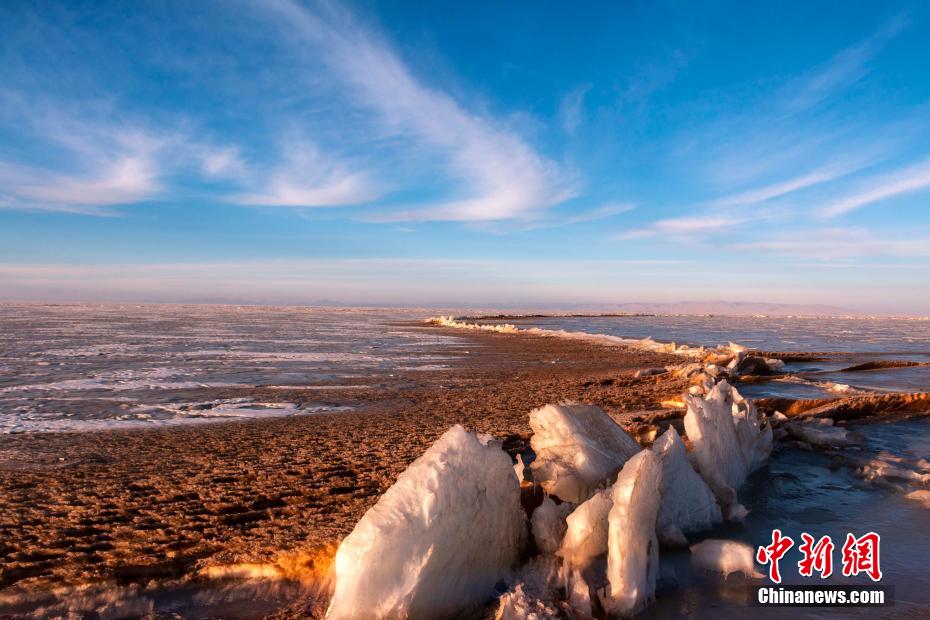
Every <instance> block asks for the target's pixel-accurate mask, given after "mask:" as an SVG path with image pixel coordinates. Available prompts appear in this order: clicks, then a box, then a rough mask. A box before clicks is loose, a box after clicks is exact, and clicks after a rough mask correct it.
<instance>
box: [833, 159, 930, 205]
mask: <svg viewBox="0 0 930 620" xmlns="http://www.w3.org/2000/svg"><path fill="white" fill-rule="evenodd" d="M927 187H930V160H924V161H922V162H920V163H918V164H915V165H912V166H908V167H906V168H904V169H903V170H898V171H896V172H893V173H890V174H885V175H881V176H877V177H873V178H871V179H869V180H867V181H865V182H863V183H862V184H861V186H860V187H859V188H858V189H857V190H856V191H854V192H852V193H850V194H848V195H847V196H845V197H843V198H840V199H839V200H836V201H834V202H832V203H830V204H829V205H827V206H826V207H824V208H822V209H821V210H820V215H822V216H823V217H828V218H829V217H836V216H838V215H842V214H844V213H849V212H850V211H854V210H856V209H860V208H862V207H865V206H868V205H870V204H873V203H876V202H881V201H882V200H887V199H888V198H893V197H895V196H899V195H901V194H907V193H910V192H915V191H918V190H921V189H924V188H927Z"/></svg>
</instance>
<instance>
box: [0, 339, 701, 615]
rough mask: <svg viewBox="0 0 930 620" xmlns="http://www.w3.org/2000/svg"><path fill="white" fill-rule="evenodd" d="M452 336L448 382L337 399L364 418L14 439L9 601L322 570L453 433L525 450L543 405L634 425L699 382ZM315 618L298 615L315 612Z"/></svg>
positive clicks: (3, 544)
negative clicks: (383, 499) (594, 412)
mask: <svg viewBox="0 0 930 620" xmlns="http://www.w3.org/2000/svg"><path fill="white" fill-rule="evenodd" d="M412 329H429V330H436V329H440V328H435V327H412ZM455 336H457V337H459V338H462V339H466V340H467V341H469V343H470V350H471V353H470V354H469V355H468V356H466V357H465V358H463V359H461V360H459V361H455V362H452V363H451V368H450V369H448V370H440V371H430V372H416V371H410V372H405V373H401V374H394V375H381V376H374V377H366V378H365V381H364V383H365V384H366V385H367V386H373V387H364V388H363V387H359V388H351V387H350V388H347V389H344V390H342V389H340V390H334V391H333V393H332V395H331V397H330V398H331V400H332V402H333V403H334V404H343V405H350V406H352V407H354V409H353V410H352V411H350V412H338V413H325V414H314V415H307V416H300V417H290V418H275V419H267V420H248V421H233V422H217V423H211V424H203V425H197V426H188V427H172V428H161V429H146V430H129V431H106V432H94V433H57V434H53V433H47V434H31V435H12V436H5V437H3V438H2V439H0V559H2V562H0V565H2V570H0V597H2V596H7V597H10V596H13V595H18V594H20V593H24V592H26V593H28V592H37V591H42V590H44V589H47V588H49V587H52V586H55V587H60V586H65V585H81V584H87V583H99V582H113V583H117V584H145V583H147V582H149V581H150V580H182V581H183V580H187V579H190V578H193V577H194V576H196V575H200V574H203V572H204V571H205V570H209V569H210V567H217V566H223V565H229V564H237V563H274V564H275V565H277V566H278V567H283V569H282V570H284V572H285V573H287V571H288V570H290V571H293V572H295V573H301V572H303V573H305V574H306V573H308V572H309V573H313V574H318V573H319V572H320V571H322V570H325V567H322V566H321V564H323V563H325V561H326V559H328V558H329V557H331V554H332V549H333V548H334V546H335V545H336V544H337V543H338V541H339V540H341V538H342V537H344V536H345V535H346V534H347V533H348V532H349V531H351V529H352V527H353V526H354V524H355V523H356V521H357V520H358V519H359V518H360V517H361V515H362V514H363V513H364V512H365V510H367V509H368V508H369V507H371V506H372V505H373V504H374V503H375V502H376V501H377V499H378V497H379V496H380V495H381V493H383V492H384V491H385V490H386V489H387V488H388V487H389V486H390V485H391V484H392V483H393V481H394V479H395V478H396V476H397V475H398V474H399V473H400V472H402V471H403V470H404V469H405V468H406V467H407V465H409V463H410V462H411V461H413V460H414V459H415V458H417V457H418V456H419V455H420V454H421V453H422V452H423V451H424V450H425V449H426V448H427V447H428V446H429V445H430V444H431V443H432V442H433V441H434V440H435V439H436V438H437V437H438V436H439V435H440V434H442V433H443V432H444V431H445V430H446V429H448V428H449V426H451V425H453V424H464V425H465V426H466V427H467V428H469V429H472V430H476V431H479V432H484V433H491V434H493V435H495V436H497V437H499V438H503V439H504V440H505V448H506V449H508V450H509V451H510V452H511V453H515V452H516V451H518V450H519V449H520V448H521V447H522V446H524V445H525V443H526V442H527V440H528V438H529V434H530V429H529V426H528V419H527V414H528V413H529V411H530V410H531V409H532V408H534V407H537V406H541V405H543V404H545V403H547V402H555V401H560V400H565V399H572V400H580V401H584V402H589V403H594V404H597V405H600V406H602V407H603V408H605V409H606V410H607V411H608V412H609V413H610V414H611V415H613V416H614V417H615V418H616V419H617V420H618V421H619V422H621V423H624V424H629V423H630V422H631V421H632V419H633V418H634V416H636V415H637V414H642V412H654V411H657V410H661V409H662V406H661V405H660V403H661V401H663V400H668V399H671V398H676V397H679V396H680V394H681V392H682V391H683V390H684V389H685V388H686V385H687V381H686V380H685V379H681V378H675V377H673V376H671V375H662V376H658V377H645V378H640V379H637V378H634V377H633V373H634V372H635V370H637V369H641V368H650V367H656V366H664V365H668V364H679V363H681V362H682V360H681V358H679V357H674V356H671V355H665V354H656V353H647V352H641V351H633V350H628V349H624V348H618V347H603V346H599V345H596V344H590V343H585V342H579V341H573V340H564V339H557V338H547V337H537V336H527V335H522V334H521V335H508V334H487V333H480V332H472V333H463V332H461V331H457V332H456V333H455ZM199 396H202V397H204V398H205V399H208V398H209V399H212V398H236V397H250V398H256V399H261V400H262V401H280V402H300V401H301V400H314V401H318V400H319V391H307V392H306V393H304V391H302V390H280V389H251V390H248V391H243V390H241V389H211V390H205V391H203V392H201V393H200V394H199ZM660 417H661V416H660ZM321 558H322V559H321ZM301 605H304V606H303V607H302V608H300V610H299V612H298V613H299V614H304V613H306V612H308V611H309V612H310V613H315V612H314V609H315V608H311V609H309V610H308V608H307V607H306V604H305V603H301ZM292 611H294V610H292Z"/></svg>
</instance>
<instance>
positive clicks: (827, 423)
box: [785, 418, 853, 446]
mask: <svg viewBox="0 0 930 620" xmlns="http://www.w3.org/2000/svg"><path fill="white" fill-rule="evenodd" d="M785 429H786V430H787V431H788V434H789V435H791V436H792V437H794V438H795V439H799V440H801V441H804V442H807V443H809V444H812V445H815V446H847V445H849V444H851V443H853V440H852V438H851V436H850V433H849V431H847V430H846V429H845V428H839V427H837V426H833V420H830V419H829V418H826V419H823V420H808V421H804V422H792V423H789V424H787V425H785Z"/></svg>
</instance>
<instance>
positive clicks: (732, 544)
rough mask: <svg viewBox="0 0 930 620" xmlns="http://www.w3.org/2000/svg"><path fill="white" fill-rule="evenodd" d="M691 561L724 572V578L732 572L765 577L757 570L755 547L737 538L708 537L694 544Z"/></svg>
mask: <svg viewBox="0 0 930 620" xmlns="http://www.w3.org/2000/svg"><path fill="white" fill-rule="evenodd" d="M691 562H692V563H693V564H694V565H695V566H697V567H698V568H703V569H704V570H709V571H716V572H718V573H723V577H724V579H726V578H727V577H728V576H729V575H730V573H743V574H744V575H747V576H749V577H756V578H761V577H763V575H762V574H761V573H759V572H758V571H756V564H755V552H754V550H753V548H752V547H750V546H749V545H747V544H745V543H741V542H736V541H735V540H713V539H708V540H705V541H703V542H701V543H698V544H696V545H692V546H691Z"/></svg>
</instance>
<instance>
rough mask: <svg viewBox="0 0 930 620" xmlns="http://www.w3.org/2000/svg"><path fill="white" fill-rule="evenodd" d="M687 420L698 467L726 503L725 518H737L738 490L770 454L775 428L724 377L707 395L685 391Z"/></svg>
mask: <svg viewBox="0 0 930 620" xmlns="http://www.w3.org/2000/svg"><path fill="white" fill-rule="evenodd" d="M685 401H686V403H687V405H688V412H687V413H686V414H685V419H684V424H685V430H686V432H687V433H688V438H689V439H690V440H691V445H692V446H693V455H694V460H695V463H696V465H697V469H698V472H699V473H700V474H701V477H702V478H704V481H705V482H707V484H708V486H709V487H710V488H711V490H712V491H713V492H714V495H715V496H716V497H717V500H718V501H719V502H720V504H721V506H723V508H724V511H725V514H726V516H727V518H730V519H739V518H740V516H741V515H742V516H745V510H744V509H743V508H742V507H741V506H738V504H737V498H736V492H737V490H738V489H739V488H740V486H742V484H743V482H745V480H746V477H747V476H748V475H749V474H750V473H751V472H752V471H753V470H755V469H756V468H758V467H759V466H761V465H762V464H763V463H765V461H766V460H767V459H768V457H769V454H771V451H772V428H771V426H769V424H768V423H767V421H766V420H765V419H764V418H763V416H760V415H759V412H758V411H757V410H756V408H755V406H754V405H753V404H752V403H750V402H749V401H747V400H745V399H744V398H742V397H741V396H740V395H739V392H737V391H736V389H735V388H733V387H732V386H730V385H729V384H728V383H727V382H726V381H721V382H720V383H718V384H717V385H715V386H714V387H713V388H712V389H711V390H710V392H709V393H708V394H707V396H706V397H703V398H702V397H700V396H693V395H690V394H689V395H686V396H685Z"/></svg>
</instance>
